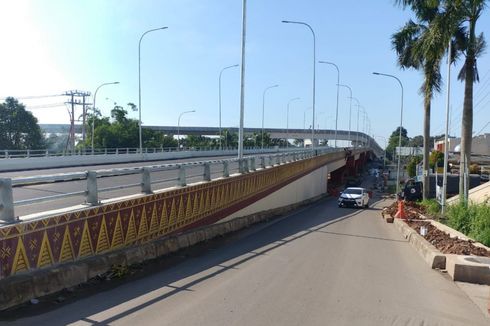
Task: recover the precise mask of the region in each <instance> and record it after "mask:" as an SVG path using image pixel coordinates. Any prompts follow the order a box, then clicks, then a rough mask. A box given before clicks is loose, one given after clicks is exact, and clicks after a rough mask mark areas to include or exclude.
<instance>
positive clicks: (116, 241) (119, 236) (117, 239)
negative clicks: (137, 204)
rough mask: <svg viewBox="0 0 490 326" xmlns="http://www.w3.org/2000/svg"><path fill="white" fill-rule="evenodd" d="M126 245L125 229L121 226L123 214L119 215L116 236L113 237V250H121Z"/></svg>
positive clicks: (115, 229) (115, 230)
mask: <svg viewBox="0 0 490 326" xmlns="http://www.w3.org/2000/svg"><path fill="white" fill-rule="evenodd" d="M123 244H124V239H123V228H122V224H121V213H120V212H118V213H117V218H116V223H115V226H114V234H113V235H112V242H111V249H115V248H119V247H121V246H122V245H123Z"/></svg>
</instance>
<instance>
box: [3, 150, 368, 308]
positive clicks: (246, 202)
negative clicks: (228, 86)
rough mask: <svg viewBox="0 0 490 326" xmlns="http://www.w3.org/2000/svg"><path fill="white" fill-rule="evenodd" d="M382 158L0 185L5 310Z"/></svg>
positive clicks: (165, 169) (255, 161)
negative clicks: (46, 192) (44, 192)
mask: <svg viewBox="0 0 490 326" xmlns="http://www.w3.org/2000/svg"><path fill="white" fill-rule="evenodd" d="M374 157H375V155H374V154H373V151H372V150H371V149H369V148H359V149H352V150H347V151H346V150H344V149H329V148H326V149H317V150H316V151H312V150H305V151H295V152H289V153H278V154H273V155H257V156H249V157H245V158H244V159H241V160H239V159H218V160H214V161H204V162H187V163H175V164H163V165H154V166H145V167H135V168H124V169H110V170H107V169H106V170H91V171H78V172H70V173H61V174H54V175H47V176H46V175H45V176H42V175H32V176H29V177H10V178H8V177H4V178H1V179H0V205H1V207H2V209H1V210H0V220H3V223H2V224H1V225H0V248H1V252H2V255H0V289H1V290H2V292H3V293H4V295H3V296H0V310H1V309H3V308H6V307H9V306H12V305H15V304H19V303H22V302H25V301H28V300H30V299H31V298H33V297H38V296H42V295H46V294H49V293H52V292H54V291H59V290H62V289H63V288H65V287H70V286H75V285H77V284H80V283H83V282H86V281H87V280H88V279H90V278H92V277H94V276H96V275H99V274H101V273H104V272H106V271H108V270H110V269H111V266H115V265H131V264H134V263H138V262H142V261H144V260H146V259H151V258H155V257H158V256H162V255H165V254H168V253H170V252H174V251H176V250H178V249H179V248H185V247H187V246H190V245H193V244H195V243H198V242H201V241H204V240H206V239H210V238H213V237H215V236H216V235H219V234H224V233H227V232H229V231H232V230H238V229H240V228H242V227H244V226H247V225H250V224H253V223H256V222H258V221H261V220H263V219H264V218H267V216H268V215H267V214H265V213H264V212H271V211H272V212H274V214H277V213H278V212H285V211H288V210H290V209H294V208H296V207H298V205H301V204H304V203H307V202H311V201H314V200H317V199H318V198H322V197H323V196H325V195H326V193H327V190H328V189H329V188H330V187H331V186H332V185H340V184H342V183H343V182H344V181H345V179H346V178H347V177H349V176H355V175H357V174H358V173H359V172H360V171H361V170H362V168H363V167H364V166H365V165H366V162H367V161H368V160H370V159H372V158H374ZM54 186H58V187H61V188H58V189H53V188H52V187H54ZM43 188H44V189H49V191H50V192H51V193H52V195H51V196H44V197H38V196H35V194H34V195H33V193H32V192H33V190H35V191H38V190H40V189H43ZM121 191H123V192H121ZM19 196H24V197H23V198H19ZM71 198H75V199H76V201H74V202H70V201H69V203H72V205H71V206H70V207H61V208H60V207H56V206H43V205H45V202H46V201H49V202H56V201H60V200H61V201H62V202H63V203H64V202H65V201H67V200H71ZM25 207H31V208H32V207H34V208H42V210H41V211H37V212H32V211H29V210H24V209H25ZM19 212H21V213H19ZM22 212H24V213H22ZM43 275H44V276H43ZM17 276H18V277H17ZM19 282H27V283H24V286H22V285H21V283H19ZM26 284H28V285H26Z"/></svg>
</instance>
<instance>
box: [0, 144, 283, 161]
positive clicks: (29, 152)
mask: <svg viewBox="0 0 490 326" xmlns="http://www.w3.org/2000/svg"><path fill="white" fill-rule="evenodd" d="M244 149H245V150H259V149H261V148H260V147H245V148H244ZM266 149H268V150H271V149H277V148H276V147H270V148H266ZM218 150H222V151H236V150H238V149H237V148H236V147H222V148H221V149H220V148H219V147H211V146H210V147H181V148H180V149H179V148H177V147H158V148H143V154H157V153H172V152H174V153H175V152H189V151H191V152H209V151H218ZM127 154H141V153H140V150H139V148H129V147H128V148H96V149H94V150H93V151H92V149H90V148H84V149H77V150H75V151H53V150H48V149H25V150H24V149H22V150H20V149H0V159H12V158H34V157H53V156H55V157H59V156H90V155H127Z"/></svg>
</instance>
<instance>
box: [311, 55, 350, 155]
mask: <svg viewBox="0 0 490 326" xmlns="http://www.w3.org/2000/svg"><path fill="white" fill-rule="evenodd" d="M318 63H324V64H327V65H332V66H334V67H335V69H337V105H336V108H335V138H334V139H335V140H334V147H335V148H337V130H338V128H337V124H338V121H339V88H340V70H339V67H338V66H337V65H336V64H335V63H333V62H328V61H318ZM351 96H352V94H351Z"/></svg>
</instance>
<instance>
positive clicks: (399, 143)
mask: <svg viewBox="0 0 490 326" xmlns="http://www.w3.org/2000/svg"><path fill="white" fill-rule="evenodd" d="M373 74H374V75H378V76H385V77H390V78H394V79H396V80H397V81H398V83H399V84H400V88H401V90H402V97H401V107H400V135H399V137H398V138H399V139H398V151H399V152H398V167H397V170H398V173H397V176H396V193H397V194H398V192H399V191H400V156H401V155H400V154H401V153H400V151H401V147H402V128H403V84H402V82H401V81H400V79H398V78H397V77H395V76H393V75H388V74H383V73H380V72H373Z"/></svg>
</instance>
